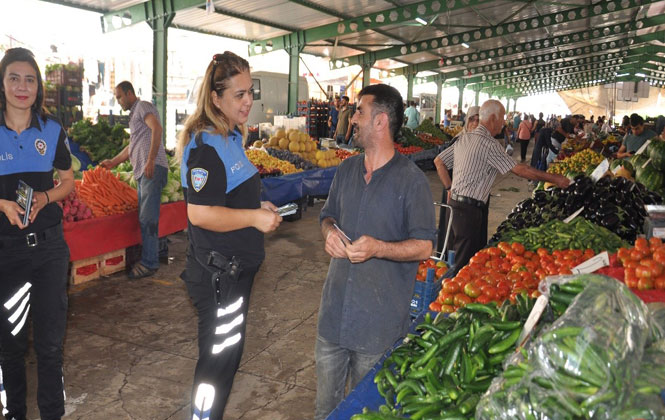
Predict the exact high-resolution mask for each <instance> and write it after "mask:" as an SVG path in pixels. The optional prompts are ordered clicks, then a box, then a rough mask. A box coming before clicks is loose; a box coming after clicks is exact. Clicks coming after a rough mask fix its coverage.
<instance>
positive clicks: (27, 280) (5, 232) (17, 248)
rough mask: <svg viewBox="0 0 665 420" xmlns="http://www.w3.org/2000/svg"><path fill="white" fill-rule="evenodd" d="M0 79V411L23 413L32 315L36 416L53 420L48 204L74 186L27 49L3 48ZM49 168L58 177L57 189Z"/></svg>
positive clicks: (54, 350) (57, 395)
mask: <svg viewBox="0 0 665 420" xmlns="http://www.w3.org/2000/svg"><path fill="white" fill-rule="evenodd" d="M0 80H1V81H2V84H1V85H0V111H1V112H0V279H2V287H0V302H1V303H2V305H3V311H2V314H3V315H2V316H3V317H6V319H3V320H2V322H0V367H1V368H2V372H1V373H2V375H1V376H0V378H2V383H1V384H0V389H2V387H4V392H6V400H4V399H3V401H2V403H3V405H4V410H3V411H4V412H3V414H5V417H6V418H9V419H25V416H26V375H25V354H26V352H27V348H28V330H29V328H28V325H27V322H26V320H27V319H28V314H29V313H30V312H32V317H31V318H32V327H33V328H32V330H33V341H34V346H35V353H36V354H37V367H38V388H37V403H38V406H39V412H40V415H41V418H43V419H59V418H60V417H62V416H63V415H64V414H65V405H64V390H63V378H62V345H63V338H64V335H65V324H66V321H67V290H66V288H67V269H68V266H69V248H68V247H67V244H66V242H65V240H64V237H63V233H62V223H61V222H62V209H61V208H60V207H59V206H58V205H57V204H56V202H57V201H60V200H62V199H63V198H65V197H66V196H67V195H68V194H69V193H70V192H71V191H72V189H73V188H74V175H73V173H72V170H71V163H72V161H71V156H70V154H69V148H68V144H67V136H66V134H65V131H64V130H63V128H62V126H61V125H60V123H59V122H58V121H56V120H55V119H54V118H52V117H51V116H49V115H47V113H46V112H45V111H44V110H43V107H42V105H43V100H44V88H43V84H42V77H41V73H40V71H39V67H38V66H37V63H36V61H35V57H34V56H33V54H32V52H30V51H29V50H27V49H25V48H11V49H9V50H7V51H6V52H5V55H4V57H3V58H2V60H1V61H0ZM54 169H55V170H56V171H57V173H58V177H59V178H60V183H59V184H58V185H57V186H54V183H53V170H54ZM21 187H22V191H23V192H22V193H21V195H19V194H18V193H17V190H19V189H20V188H21ZM28 189H32V200H31V201H30V203H28V202H27V200H26V198H27V197H29V194H27V193H26V195H24V193H25V192H26V191H27V190H28ZM19 202H20V203H21V205H19ZM28 204H30V210H29V213H28V215H27V216H28V218H27V219H26V218H25V217H24V216H25V210H24V209H25V208H26V207H27V205H28Z"/></svg>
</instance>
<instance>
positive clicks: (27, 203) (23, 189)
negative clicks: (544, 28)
mask: <svg viewBox="0 0 665 420" xmlns="http://www.w3.org/2000/svg"><path fill="white" fill-rule="evenodd" d="M32 192H33V190H32V187H31V186H30V185H28V184H26V183H25V182H23V181H22V180H19V181H18V189H17V190H16V203H17V204H18V205H19V206H21V208H22V209H23V210H25V214H24V215H23V226H28V222H29V220H30V208H31V207H32Z"/></svg>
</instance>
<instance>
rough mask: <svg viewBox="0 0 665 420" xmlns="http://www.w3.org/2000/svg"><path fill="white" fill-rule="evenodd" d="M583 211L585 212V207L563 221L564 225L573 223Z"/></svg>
mask: <svg viewBox="0 0 665 420" xmlns="http://www.w3.org/2000/svg"><path fill="white" fill-rule="evenodd" d="M583 211H584V206H582V207H580V208H579V209H577V211H576V212H575V213H573V214H571V215H570V216H568V217H566V218H565V219H563V223H565V224H568V223H570V222H572V221H573V219H574V218H576V217H577V216H579V215H580V213H582V212H583Z"/></svg>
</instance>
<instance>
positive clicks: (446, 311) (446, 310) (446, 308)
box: [441, 305, 455, 314]
mask: <svg viewBox="0 0 665 420" xmlns="http://www.w3.org/2000/svg"><path fill="white" fill-rule="evenodd" d="M441 312H443V313H444V314H452V313H453V312H455V307H454V306H453V305H441Z"/></svg>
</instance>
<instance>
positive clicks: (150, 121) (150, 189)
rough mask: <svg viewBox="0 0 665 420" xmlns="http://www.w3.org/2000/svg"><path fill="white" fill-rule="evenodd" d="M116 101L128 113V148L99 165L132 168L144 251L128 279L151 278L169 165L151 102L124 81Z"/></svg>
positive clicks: (154, 270)
mask: <svg viewBox="0 0 665 420" xmlns="http://www.w3.org/2000/svg"><path fill="white" fill-rule="evenodd" d="M115 97H116V99H117V100H118V103H119V104H120V106H121V107H122V109H123V110H124V111H127V110H129V111H130V112H129V133H130V138H129V145H128V146H127V147H125V148H124V149H122V151H121V152H120V153H118V154H117V155H116V156H115V157H114V158H113V159H106V160H104V161H102V162H101V165H102V166H103V167H105V168H107V169H111V168H115V167H116V166H118V165H119V164H120V163H122V162H124V161H126V160H127V159H129V161H130V162H131V163H132V167H133V168H134V178H135V179H136V183H137V186H138V188H137V189H138V196H139V226H140V228H141V241H142V245H143V248H142V251H141V261H139V262H138V263H136V265H134V267H132V270H131V271H130V272H129V277H130V278H134V279H138V278H141V277H147V276H151V275H153V274H154V273H155V272H156V271H157V269H158V268H159V256H158V255H159V239H158V233H159V232H158V230H159V206H160V204H161V195H162V189H163V188H164V186H166V180H167V175H168V172H169V170H168V168H169V163H168V161H167V160H166V152H165V151H164V145H163V144H162V125H161V124H160V122H159V113H158V112H157V108H155V106H154V105H153V104H151V103H150V102H146V101H141V100H139V99H138V98H137V97H136V94H135V93H134V87H133V86H132V84H131V83H129V82H127V81H125V82H121V83H120V84H118V86H116V88H115Z"/></svg>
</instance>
